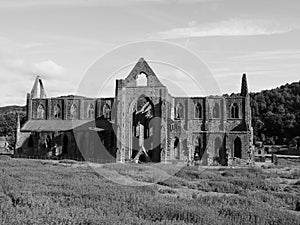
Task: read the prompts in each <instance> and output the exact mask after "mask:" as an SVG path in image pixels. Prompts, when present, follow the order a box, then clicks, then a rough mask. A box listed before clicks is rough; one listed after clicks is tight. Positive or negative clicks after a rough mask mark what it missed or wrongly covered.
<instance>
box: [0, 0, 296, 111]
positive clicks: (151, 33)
mask: <svg viewBox="0 0 300 225" xmlns="http://www.w3.org/2000/svg"><path fill="white" fill-rule="evenodd" d="M299 12H300V2H299V1H296V0H289V1H286V0H273V1H271V0H270V1H269V0H251V1H250V0H248V1H246V0H112V1H104V0H0V78H1V83H0V89H1V92H0V106H4V105H14V104H17V105H25V104H26V93H28V92H30V90H31V88H32V85H33V82H34V79H35V76H36V75H40V76H41V77H42V79H43V82H44V86H45V89H46V92H47V95H48V97H55V96H60V95H67V94H78V86H79V85H80V83H81V82H82V80H83V79H85V76H86V73H87V71H89V69H90V68H91V67H93V65H94V64H95V63H97V61H99V59H100V60H101V57H102V56H104V55H106V54H109V53H110V52H111V51H114V50H116V49H118V48H120V46H124V45H127V44H129V43H136V42H148V41H160V42H162V43H166V45H170V44H171V45H172V44H174V45H176V46H180V47H182V48H183V49H184V51H186V52H190V53H191V54H194V55H196V56H197V57H198V58H199V65H200V64H201V65H202V66H203V68H204V67H205V68H204V70H205V69H206V70H209V71H210V73H211V76H212V77H213V79H214V80H215V81H216V83H217V86H218V87H216V88H215V89H219V90H220V92H221V93H228V94H230V93H233V92H235V93H236V92H239V91H240V84H241V76H242V74H243V73H246V74H247V78H248V86H249V90H250V91H251V92H256V91H261V90H265V89H271V88H275V87H278V86H280V85H283V84H286V83H291V82H297V81H299V80H300V76H299V75H300V41H299V40H300V13H299ZM148 50H149V49H148ZM148 50H147V51H148ZM150 50H151V49H150ZM150 50H149V51H150ZM172 53H173V51H170V52H169V56H170V58H172V57H173V56H174V55H172ZM134 54H136V53H132V54H131V53H130V52H128V60H127V61H126V60H125V61H124V63H125V62H126V65H121V64H120V62H123V61H122V60H123V59H122V60H121V59H118V57H121V56H122V57H123V58H124V57H125V58H126V54H125V55H124V54H123V55H121V54H120V55H119V56H116V57H115V58H114V60H111V61H110V63H108V64H107V66H109V65H113V64H114V63H115V64H116V65H118V66H119V67H120V71H119V72H118V73H115V74H104V73H102V70H101V69H100V71H99V77H98V78H97V81H95V83H96V84H97V85H98V88H99V87H100V86H101V85H102V83H107V80H109V79H110V81H111V82H110V83H109V84H108V86H107V87H109V88H106V89H103V90H104V91H102V92H101V93H100V94H101V96H102V95H103V96H111V97H113V96H114V84H115V83H114V80H113V79H111V78H112V77H113V78H119V79H120V78H125V77H126V76H127V75H128V73H129V71H130V69H131V68H132V66H134V63H135V62H137V61H138V60H139V58H140V57H145V60H146V61H147V60H149V64H150V66H151V67H153V69H154V71H155V73H156V75H157V76H158V78H162V81H163V80H164V81H165V82H163V83H164V84H165V85H166V86H170V89H171V90H170V92H171V94H173V95H175V96H176V95H182V93H184V94H187V95H190V94H192V95H197V94H198V95H199V96H201V95H209V94H215V90H214V87H211V86H210V87H209V88H205V87H206V86H205V84H206V83H205V79H204V78H203V76H202V72H201V71H202V70H201V69H200V70H199V71H194V74H192V76H194V77H196V79H197V81H199V82H200V83H201V85H202V87H204V89H205V90H204V91H203V90H200V89H199V88H198V89H197V87H195V85H194V87H193V85H191V82H190V81H188V79H187V74H186V73H184V71H183V70H181V69H182V67H184V66H179V67H176V66H177V65H168V64H167V63H165V64H164V62H161V63H157V62H156V61H157V59H156V58H155V57H154V56H153V55H152V58H151V57H150V58H147V56H148V55H149V54H148V53H147V52H146V51H145V53H143V52H139V54H140V55H134ZM117 55H118V54H117ZM166 55H167V54H166ZM177 57H178V56H177ZM158 58H159V56H158ZM129 59H130V60H129ZM135 59H136V60H135ZM160 60H161V59H160ZM189 60H190V59H189V57H182V61H180V65H184V64H186V65H190V64H189ZM117 62H118V63H117ZM155 62H156V63H155ZM187 67H188V66H187ZM122 68H123V69H122ZM195 68H196V67H195ZM103 71H104V70H103ZM108 78H109V79H108ZM178 87H180V88H178ZM179 89H180V91H178V90H179ZM91 97H100V96H91Z"/></svg>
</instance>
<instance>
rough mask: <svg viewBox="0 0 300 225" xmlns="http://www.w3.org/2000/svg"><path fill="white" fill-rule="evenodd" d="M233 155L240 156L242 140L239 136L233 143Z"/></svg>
mask: <svg viewBox="0 0 300 225" xmlns="http://www.w3.org/2000/svg"><path fill="white" fill-rule="evenodd" d="M233 156H234V157H235V158H242V141H241V139H240V138H239V137H236V139H235V140H234V143H233Z"/></svg>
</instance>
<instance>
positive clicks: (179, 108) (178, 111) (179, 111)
mask: <svg viewBox="0 0 300 225" xmlns="http://www.w3.org/2000/svg"><path fill="white" fill-rule="evenodd" d="M183 118H184V108H183V105H182V104H181V103H180V102H178V103H177V105H176V107H175V119H183Z"/></svg>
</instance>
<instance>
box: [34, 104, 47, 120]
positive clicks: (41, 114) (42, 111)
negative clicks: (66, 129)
mask: <svg viewBox="0 0 300 225" xmlns="http://www.w3.org/2000/svg"><path fill="white" fill-rule="evenodd" d="M36 117H37V119H45V117H46V112H45V106H44V105H43V104H39V106H38V107H37V115H36Z"/></svg>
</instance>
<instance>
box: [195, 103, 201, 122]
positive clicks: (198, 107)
mask: <svg viewBox="0 0 300 225" xmlns="http://www.w3.org/2000/svg"><path fill="white" fill-rule="evenodd" d="M199 118H202V106H201V105H200V103H197V104H196V105H195V119H199Z"/></svg>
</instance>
